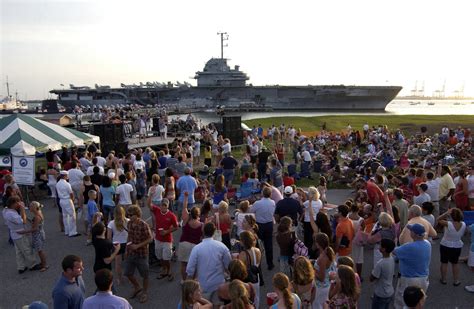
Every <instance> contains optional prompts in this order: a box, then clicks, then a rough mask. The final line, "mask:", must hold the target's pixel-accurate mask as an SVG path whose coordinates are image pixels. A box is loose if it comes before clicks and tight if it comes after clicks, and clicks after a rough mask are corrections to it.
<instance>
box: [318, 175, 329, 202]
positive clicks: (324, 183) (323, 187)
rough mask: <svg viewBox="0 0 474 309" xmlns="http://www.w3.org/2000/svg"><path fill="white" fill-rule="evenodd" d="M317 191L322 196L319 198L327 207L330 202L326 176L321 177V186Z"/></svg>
mask: <svg viewBox="0 0 474 309" xmlns="http://www.w3.org/2000/svg"><path fill="white" fill-rule="evenodd" d="M317 189H318V191H319V194H320V197H319V198H320V199H321V202H323V205H326V204H327V203H328V200H327V198H326V192H327V191H328V187H327V181H326V178H325V177H324V176H321V177H319V185H318V188H317Z"/></svg>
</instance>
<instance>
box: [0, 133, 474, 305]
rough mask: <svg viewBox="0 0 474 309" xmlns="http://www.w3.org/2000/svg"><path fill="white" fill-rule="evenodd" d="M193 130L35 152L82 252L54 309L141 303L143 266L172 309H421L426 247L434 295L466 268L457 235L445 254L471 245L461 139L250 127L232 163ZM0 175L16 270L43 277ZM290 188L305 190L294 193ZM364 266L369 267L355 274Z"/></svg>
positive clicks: (466, 155)
mask: <svg viewBox="0 0 474 309" xmlns="http://www.w3.org/2000/svg"><path fill="white" fill-rule="evenodd" d="M202 132H203V134H202V140H200V139H197V138H191V139H190V140H188V141H180V140H178V139H176V140H175V141H174V142H173V144H171V145H169V146H167V147H166V148H163V149H161V150H159V151H154V150H152V149H151V148H146V149H144V150H142V149H138V150H132V151H130V152H129V153H126V154H122V153H115V152H113V151H112V152H111V153H108V154H106V157H103V156H102V153H101V152H100V150H98V149H96V148H95V147H89V148H88V149H87V150H85V151H79V150H78V149H72V150H67V149H63V151H62V152H58V153H56V152H48V153H47V154H46V159H47V168H46V169H45V170H44V171H42V172H41V173H40V175H39V179H42V180H43V181H44V184H43V186H44V189H45V190H48V193H49V195H50V197H51V198H52V199H53V200H54V201H55V204H56V205H57V207H58V211H59V216H58V226H59V228H60V229H61V231H62V232H64V234H65V235H67V236H69V237H71V238H75V237H78V236H81V234H85V235H86V236H87V240H86V241H85V245H87V246H92V247H93V248H94V250H95V260H94V267H93V271H94V273H95V283H96V285H97V293H96V294H95V295H94V296H91V297H89V298H87V299H85V295H84V294H85V290H84V282H83V281H82V279H81V274H82V271H83V261H82V259H81V258H80V257H78V256H73V255H68V256H66V257H65V258H64V260H63V262H62V268H63V274H62V275H61V278H60V279H59V280H58V282H57V284H56V286H55V287H54V290H53V293H52V296H53V301H54V305H55V308H99V307H100V304H104V303H113V304H114V306H116V307H117V308H129V307H130V305H129V303H128V301H127V300H126V299H125V298H121V297H118V296H115V295H114V293H113V292H114V285H115V284H124V283H125V282H126V281H128V282H129V283H130V284H131V286H132V287H133V289H132V293H131V294H130V295H129V296H128V297H127V298H128V299H134V298H136V299H137V300H138V301H139V302H140V303H146V302H147V301H148V300H149V277H150V272H149V267H150V266H149V265H150V263H154V262H155V261H157V262H158V265H159V266H160V273H159V275H158V277H157V279H158V280H165V281H175V276H176V277H177V278H178V279H177V280H176V281H179V284H180V286H181V290H182V294H181V300H180V302H179V304H177V306H178V308H183V309H184V308H213V307H214V308H232V309H233V308H239V309H240V308H243V309H250V308H260V307H261V304H262V303H264V302H265V301H264V299H265V300H266V303H267V304H268V305H269V306H270V307H271V308H287V309H289V308H357V307H358V302H359V297H360V295H361V291H362V289H364V287H366V286H367V284H369V283H367V281H370V282H374V283H373V285H374V294H373V296H372V304H371V306H372V308H389V307H390V306H391V305H392V304H393V306H394V307H395V308H404V307H405V306H406V307H407V308H421V307H423V303H424V301H425V298H426V295H428V294H429V289H428V287H429V280H430V271H429V269H430V263H432V261H431V255H432V250H433V249H432V244H433V243H434V242H439V244H440V264H441V267H440V272H439V275H438V277H439V281H440V282H441V283H442V284H447V283H448V278H449V277H450V275H448V264H451V270H452V281H451V283H452V284H453V285H454V286H459V285H460V284H461V282H460V278H459V272H460V267H459V262H460V261H466V262H467V263H468V265H469V266H470V267H471V268H472V269H473V270H474V238H473V237H472V236H471V239H472V240H471V242H472V244H471V247H470V252H469V254H468V256H466V257H464V256H461V251H462V248H463V246H464V243H463V240H462V239H463V236H464V234H465V233H466V232H468V231H470V232H471V233H473V232H474V225H470V226H467V225H466V223H465V222H464V220H463V216H464V215H465V214H468V213H466V211H470V210H471V209H472V207H473V206H474V160H473V158H472V136H471V134H470V129H462V128H458V129H456V130H450V129H448V128H447V127H445V128H443V129H442V131H441V132H440V133H439V134H434V135H432V136H428V135H426V132H421V133H419V134H416V135H413V136H410V137H408V136H405V135H404V134H403V133H402V132H401V131H400V130H395V131H390V130H389V129H388V128H387V127H386V126H378V127H372V128H370V127H369V126H368V125H364V126H363V128H362V130H361V132H362V133H361V132H359V131H357V130H353V129H352V128H351V127H350V126H348V127H347V129H346V130H345V131H344V132H337V133H336V132H326V131H322V132H320V133H318V134H316V135H315V136H311V137H307V136H303V135H302V134H301V133H300V132H299V131H298V130H296V128H294V127H292V126H291V125H290V126H288V127H285V125H283V124H282V125H280V126H279V127H276V126H272V128H269V129H268V130H267V134H264V130H263V129H262V128H261V126H259V127H258V128H257V127H254V128H253V130H252V131H251V132H248V133H247V134H246V136H245V148H244V151H243V154H242V157H240V156H239V157H238V158H236V157H234V154H235V153H236V152H235V151H233V146H232V145H231V143H230V141H229V139H226V138H224V137H222V136H221V135H218V134H217V131H215V130H214V129H212V128H204V129H203V130H202ZM201 143H202V144H201ZM201 153H203V157H204V160H203V161H202V162H201V159H200V157H201ZM202 163H204V165H203V164H202ZM0 175H2V177H0V181H1V183H0V187H1V188H2V189H3V192H2V194H3V201H4V205H5V209H4V211H3V217H4V220H5V222H6V224H7V225H8V228H9V231H10V239H11V241H12V242H13V244H14V246H15V252H16V259H17V261H16V262H17V268H18V272H19V273H22V272H24V271H25V270H26V269H28V268H29V269H32V270H40V271H46V270H47V269H48V264H47V261H46V253H45V252H44V250H43V248H44V239H45V237H44V230H43V228H42V224H43V221H44V217H43V215H42V212H41V208H42V205H41V204H40V203H38V202H32V203H31V204H30V205H28V207H26V205H25V204H24V203H23V198H22V196H21V192H20V190H19V188H18V186H17V185H16V184H15V181H14V178H13V176H12V175H10V174H9V173H8V172H4V173H0ZM301 179H309V180H305V181H307V183H309V185H308V186H307V187H300V186H297V184H298V181H299V180H301ZM328 186H329V187H331V186H339V187H341V186H343V187H346V188H347V187H350V188H352V190H353V192H352V194H353V197H352V198H350V199H348V200H347V201H345V203H343V204H341V205H333V204H331V201H330V200H328V198H327V191H328ZM234 207H235V210H234ZM26 208H29V211H30V212H31V214H32V215H33V220H32V221H31V222H28V219H27V215H26ZM145 213H146V214H148V213H149V214H150V215H151V217H152V220H151V221H146V220H145V216H144V214H145ZM82 224H83V227H80V225H82ZM78 225H79V226H78ZM78 230H83V231H81V233H79V231H78ZM178 230H179V233H177V231H178ZM178 235H179V239H178V238H177V236H178ZM79 239H80V238H79ZM71 241H72V240H71ZM275 243H276V244H277V248H274V244H275ZM369 249H370V251H369ZM36 252H37V254H38V257H39V259H40V262H37V257H36ZM367 252H371V253H372V254H373V257H372V258H373V267H372V269H364V268H363V265H364V261H367V260H368V259H369V257H367ZM274 255H275V256H276V257H275V256H274ZM364 255H365V256H364ZM174 260H177V261H178V262H179V269H180V270H179V274H174V273H173V267H172V264H173V261H174ZM263 261H265V263H264V262H263ZM397 263H398V265H397ZM264 265H265V266H266V267H264ZM276 267H277V272H276V273H275V274H274V275H273V277H272V282H271V283H267V284H271V286H272V287H273V291H274V292H272V293H268V294H266V295H262V293H261V286H263V285H265V282H264V281H265V280H264V273H265V272H267V271H273V269H274V268H276ZM137 271H138V275H139V277H136V273H137ZM273 272H275V271H273ZM125 278H127V280H125ZM394 278H396V280H395V282H396V284H394ZM431 278H433V276H431ZM473 284H474V282H473ZM465 289H466V291H468V292H474V285H466V286H465ZM66 304H67V305H66ZM366 306H367V307H368V306H369V305H368V304H366Z"/></svg>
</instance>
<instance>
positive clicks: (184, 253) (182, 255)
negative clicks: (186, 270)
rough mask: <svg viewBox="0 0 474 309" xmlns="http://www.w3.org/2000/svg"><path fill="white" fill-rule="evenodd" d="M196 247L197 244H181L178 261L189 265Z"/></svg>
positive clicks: (184, 242) (183, 242) (185, 242)
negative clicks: (192, 251)
mask: <svg viewBox="0 0 474 309" xmlns="http://www.w3.org/2000/svg"><path fill="white" fill-rule="evenodd" d="M194 246H196V244H193V243H190V242H187V241H182V242H180V243H179V247H178V261H180V262H186V263H187V262H188V261H189V256H190V255H191V250H193V248H194Z"/></svg>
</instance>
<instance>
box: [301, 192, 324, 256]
mask: <svg viewBox="0 0 474 309" xmlns="http://www.w3.org/2000/svg"><path fill="white" fill-rule="evenodd" d="M319 197H320V195H319V191H318V189H316V187H314V186H311V187H309V188H308V199H307V200H306V201H305V202H304V203H303V208H304V222H303V229H304V244H305V246H306V247H307V248H308V249H309V257H310V258H313V259H314V258H316V251H315V250H314V249H313V229H312V227H311V220H310V215H311V214H310V212H309V207H311V208H312V210H313V211H312V214H313V219H314V220H315V221H316V216H317V215H318V212H319V211H320V210H321V209H322V208H323V202H321V200H320V199H319Z"/></svg>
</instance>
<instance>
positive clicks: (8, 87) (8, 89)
mask: <svg viewBox="0 0 474 309" xmlns="http://www.w3.org/2000/svg"><path fill="white" fill-rule="evenodd" d="M5 85H7V96H8V98H10V84H9V83H8V75H7V82H6V83H5Z"/></svg>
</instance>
